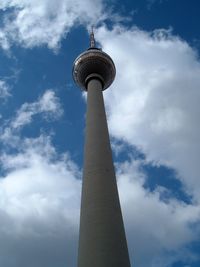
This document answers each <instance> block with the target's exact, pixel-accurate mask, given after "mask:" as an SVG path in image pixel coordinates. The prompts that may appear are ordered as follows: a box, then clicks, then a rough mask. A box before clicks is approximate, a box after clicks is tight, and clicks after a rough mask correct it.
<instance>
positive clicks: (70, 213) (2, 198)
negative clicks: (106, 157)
mask: <svg viewBox="0 0 200 267" xmlns="http://www.w3.org/2000/svg"><path fill="white" fill-rule="evenodd" d="M0 163H1V171H2V170H3V171H4V175H3V177H1V178H0V217H1V227H0V235H1V240H0V247H1V252H0V265H1V266H6V267H14V266H15V267H16V266H30V267H36V266H37V267H42V266H49V267H54V266H56V265H59V266H61V267H62V266H63V267H64V266H66V264H67V266H74V265H75V261H76V251H77V249H76V246H77V236H78V231H77V228H78V221H79V219H78V217H79V207H80V186H81V181H80V172H79V169H78V167H77V166H76V165H75V164H74V163H73V162H72V161H71V159H70V156H69V154H67V153H66V154H64V155H58V154H57V152H56V151H55V149H54V148H53V146H52V145H51V142H50V139H49V138H48V137H45V136H40V137H38V138H36V139H24V140H21V143H20V148H19V147H18V152H17V153H15V154H7V153H6V152H5V153H4V154H3V155H1V160H0Z"/></svg>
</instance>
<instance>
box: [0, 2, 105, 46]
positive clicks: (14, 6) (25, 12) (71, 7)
mask: <svg viewBox="0 0 200 267" xmlns="http://www.w3.org/2000/svg"><path fill="white" fill-rule="evenodd" d="M103 9H104V4H103V1H102V0H94V1H91V0H85V1H84V2H82V1H79V0H73V1H72V0H64V1H57V0H51V1H48V0H39V1H38V0H32V1H26V0H11V1H10V0H2V1H1V3H0V10H1V11H3V16H4V23H3V24H4V26H3V27H2V28H1V29H0V45H1V46H2V48H4V49H8V48H9V46H10V45H11V44H12V42H13V41H15V42H16V43H17V44H20V45H22V46H24V47H34V46H40V45H47V46H48V47H49V48H53V49H55V48H57V46H58V44H59V42H60V40H61V38H63V37H65V36H66V34H67V33H68V32H69V31H70V29H71V28H72V27H73V26H74V25H76V24H85V25H86V24H90V25H91V24H94V23H95V24H96V23H97V22H98V21H101V20H102V19H104V18H105V13H104V12H103ZM89 10H92V12H88V11H89Z"/></svg>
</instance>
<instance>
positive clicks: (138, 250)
mask: <svg viewBox="0 0 200 267" xmlns="http://www.w3.org/2000/svg"><path fill="white" fill-rule="evenodd" d="M140 164H141V162H140V161H132V162H131V161H130V162H124V163H123V164H120V165H119V166H118V178H119V181H118V186H119V193H120V199H121V205H122V211H123V215H124V220H125V223H126V224H125V226H126V232H127V238H128V244H129V252H130V256H131V261H132V262H133V265H134V264H135V265H136V266H139V267H140V266H143V267H146V266H150V267H158V266H159V267H160V266H162V267H165V266H171V264H172V263H173V262H174V261H178V260H181V261H183V262H184V261H186V262H187V261H189V262H190V261H192V260H195V259H197V258H198V255H194V254H192V252H191V251H190V250H189V249H187V245H188V244H189V243H190V242H191V241H195V240H198V236H199V230H200V227H198V229H196V230H195V228H194V227H192V225H194V224H199V216H200V206H198V205H187V204H185V203H184V202H181V201H177V200H175V199H169V200H168V201H163V200H162V199H163V198H162V195H163V194H164V193H165V191H163V190H164V189H163V188H162V189H157V190H156V191H154V192H150V191H148V190H147V189H144V187H143V184H144V182H145V176H144V174H142V173H141V172H140Z"/></svg>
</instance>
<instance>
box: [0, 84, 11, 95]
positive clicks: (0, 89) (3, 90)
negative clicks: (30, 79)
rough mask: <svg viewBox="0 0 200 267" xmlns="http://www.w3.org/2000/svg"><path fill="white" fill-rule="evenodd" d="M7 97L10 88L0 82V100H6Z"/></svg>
mask: <svg viewBox="0 0 200 267" xmlns="http://www.w3.org/2000/svg"><path fill="white" fill-rule="evenodd" d="M9 96H10V87H9V86H8V84H7V83H6V82H5V81H3V80H0V98H2V99H6V98H7V97H9Z"/></svg>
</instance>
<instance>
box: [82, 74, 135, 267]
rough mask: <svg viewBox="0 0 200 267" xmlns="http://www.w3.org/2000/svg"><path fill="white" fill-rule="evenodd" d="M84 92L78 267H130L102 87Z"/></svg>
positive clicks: (95, 84) (95, 85) (94, 86)
mask: <svg viewBox="0 0 200 267" xmlns="http://www.w3.org/2000/svg"><path fill="white" fill-rule="evenodd" d="M87 89H88V93H87V94H88V95H87V117H86V132H85V134H86V137H85V138H86V140H85V151H84V172H83V187H82V200H81V217H80V236H79V252H78V267H130V262H129V255H128V249H127V243H126V237H125V231H124V225H123V219H122V214H121V208H120V203H119V196H118V191H117V184H116V178H115V171H114V167H113V160H112V152H111V147H110V141H109V134H108V127H107V121H106V114H105V108H104V102H103V94H102V85H101V83H100V81H98V80H96V79H93V80H91V81H90V82H89V83H88V88H87Z"/></svg>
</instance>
